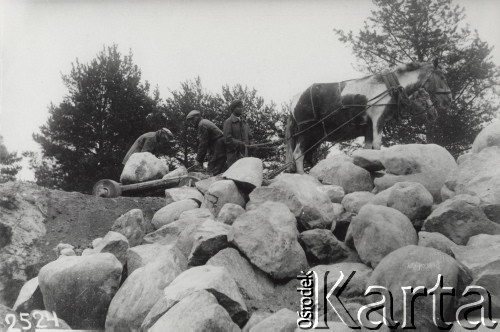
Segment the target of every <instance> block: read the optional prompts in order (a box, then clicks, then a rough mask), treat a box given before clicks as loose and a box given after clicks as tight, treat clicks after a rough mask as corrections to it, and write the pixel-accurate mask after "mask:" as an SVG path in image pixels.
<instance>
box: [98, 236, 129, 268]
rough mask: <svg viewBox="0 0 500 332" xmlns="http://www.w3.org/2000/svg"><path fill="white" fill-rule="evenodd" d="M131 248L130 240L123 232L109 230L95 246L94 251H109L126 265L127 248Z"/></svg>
mask: <svg viewBox="0 0 500 332" xmlns="http://www.w3.org/2000/svg"><path fill="white" fill-rule="evenodd" d="M128 248H129V245H128V240H127V238H126V237H125V235H123V234H122V233H118V232H113V231H109V232H107V233H106V235H105V236H104V238H103V239H102V240H101V241H100V242H99V244H98V245H97V246H96V247H95V248H94V250H93V252H94V253H96V254H97V253H104V252H109V253H111V254H113V255H115V257H116V258H118V260H119V261H120V263H122V265H125V263H126V262H127V250H128Z"/></svg>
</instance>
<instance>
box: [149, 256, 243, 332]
mask: <svg viewBox="0 0 500 332" xmlns="http://www.w3.org/2000/svg"><path fill="white" fill-rule="evenodd" d="M200 290H206V291H208V292H209V293H211V294H213V295H214V296H215V297H216V298H217V301H218V302H219V304H220V305H221V306H223V307H224V308H225V309H226V311H227V312H228V313H229V316H231V319H232V320H233V322H235V323H236V324H238V325H239V326H240V327H241V326H243V325H244V324H245V322H246V321H247V320H248V311H247V307H246V305H245V302H244V301H243V298H242V296H241V293H240V291H239V289H238V286H237V285H236V282H235V281H234V279H233V278H232V277H231V276H230V274H229V272H228V271H227V270H226V269H225V268H224V267H219V266H212V265H203V266H196V267H193V268H190V269H188V270H186V271H184V272H183V273H181V274H180V275H179V276H178V277H177V278H175V280H174V281H172V283H170V285H169V286H167V287H166V288H165V289H164V291H163V296H162V298H161V299H160V300H159V301H158V302H157V303H156V304H155V305H154V306H153V308H152V309H151V311H150V312H149V313H148V315H147V316H146V318H145V319H144V321H143V323H142V326H141V328H142V329H144V330H147V329H149V328H150V327H151V326H153V324H154V323H155V322H156V321H157V320H158V319H159V318H160V317H161V316H163V314H164V313H165V312H167V311H168V310H169V309H170V308H171V307H172V306H173V305H174V304H175V303H176V302H179V301H180V300H182V299H183V298H185V297H187V296H188V295H190V294H192V293H194V292H197V291H200Z"/></svg>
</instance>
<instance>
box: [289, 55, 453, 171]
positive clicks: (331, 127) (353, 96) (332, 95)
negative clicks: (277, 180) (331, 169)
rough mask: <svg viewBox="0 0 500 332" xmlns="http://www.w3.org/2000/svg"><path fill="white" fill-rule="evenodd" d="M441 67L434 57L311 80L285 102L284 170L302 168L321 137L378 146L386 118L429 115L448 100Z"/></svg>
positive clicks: (371, 146)
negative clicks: (349, 77)
mask: <svg viewBox="0 0 500 332" xmlns="http://www.w3.org/2000/svg"><path fill="white" fill-rule="evenodd" d="M444 73H445V72H444V69H443V68H442V67H441V66H440V65H439V63H438V62H437V61H436V60H435V61H434V62H433V63H425V62H422V63H416V62H413V63H409V64H405V65H400V66H397V67H396V68H394V69H393V70H390V71H385V72H383V73H380V74H375V75H370V76H366V77H363V78H360V79H353V80H348V81H342V82H338V83H315V84H312V85H311V86H309V87H308V88H307V89H306V90H305V91H304V92H302V93H301V94H298V95H296V96H295V97H294V98H293V100H292V103H291V105H290V114H289V117H288V120H287V125H286V134H285V139H286V151H287V152H286V159H287V165H289V169H288V170H289V171H291V172H293V171H294V170H295V171H296V172H297V173H304V158H306V160H308V161H310V162H312V160H311V159H312V153H313V152H314V150H315V149H316V148H317V146H318V145H319V144H320V143H322V142H324V141H329V142H339V141H346V140H349V139H354V138H357V137H360V136H364V138H365V145H364V148H365V149H377V150H379V149H380V147H381V145H382V131H383V128H384V126H385V124H386V123H387V122H388V121H389V120H391V119H400V118H402V117H403V116H418V117H426V118H427V120H428V121H433V120H435V119H436V118H437V115H438V112H439V111H443V110H446V109H448V108H449V107H450V105H451V101H452V94H451V90H450V88H449V86H448V83H447V82H446V79H445V76H444Z"/></svg>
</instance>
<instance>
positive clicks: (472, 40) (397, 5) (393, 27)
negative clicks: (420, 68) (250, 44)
mask: <svg viewBox="0 0 500 332" xmlns="http://www.w3.org/2000/svg"><path fill="white" fill-rule="evenodd" d="M373 2H374V4H375V5H376V6H377V9H376V10H374V11H372V14H371V16H370V17H369V18H368V19H367V21H365V25H364V28H363V29H362V30H360V31H359V32H358V33H357V34H356V35H355V34H353V32H352V31H350V32H344V31H342V30H337V29H336V30H335V32H336V34H337V35H338V36H339V39H340V40H341V41H342V42H344V43H346V44H348V45H350V46H351V47H352V50H353V53H354V55H355V56H356V58H357V60H358V62H357V68H358V69H359V70H361V71H364V72H368V73H375V72H379V71H381V70H383V69H386V68H387V67H389V66H393V65H398V64H401V63H408V62H411V61H418V62H430V61H432V60H433V59H435V58H438V59H439V61H440V63H442V64H444V65H445V67H446V69H447V75H446V76H447V81H448V84H449V86H450V89H451V91H452V93H453V97H454V102H453V104H452V107H451V108H450V110H449V111H447V112H445V113H443V112H441V113H440V114H439V118H438V120H437V121H436V122H435V123H430V124H423V123H421V122H419V121H417V120H415V119H411V118H410V119H407V120H403V121H401V122H392V123H390V124H389V125H388V127H387V131H386V135H385V137H384V144H395V143H436V144H439V145H442V146H444V147H445V148H447V149H448V150H449V151H450V152H451V153H452V154H453V155H455V156H457V155H459V154H460V153H461V152H463V151H464V150H466V149H468V148H469V147H470V145H471V143H472V141H473V139H474V137H475V136H476V135H477V133H478V132H479V131H480V130H481V128H482V126H483V125H484V123H486V122H488V121H490V120H491V119H492V117H493V115H494V112H495V111H496V110H497V109H498V90H497V88H498V85H499V77H500V69H499V67H497V66H496V65H495V64H494V63H493V61H492V59H491V55H490V54H491V50H492V47H490V46H489V45H488V43H487V42H484V41H482V40H481V39H480V37H479V35H478V33H477V31H474V32H473V31H472V30H471V29H470V27H469V26H468V25H466V24H465V23H464V19H465V10H464V9H463V8H461V7H460V6H458V5H453V3H452V0H402V1H393V0H374V1H373Z"/></svg>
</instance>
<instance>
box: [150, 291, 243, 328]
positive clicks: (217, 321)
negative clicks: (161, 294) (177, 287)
mask: <svg viewBox="0 0 500 332" xmlns="http://www.w3.org/2000/svg"><path fill="white" fill-rule="evenodd" d="M148 331H149V332H168V331H171V332H179V331H221V332H222V331H227V332H232V331H234V332H238V331H240V328H239V327H238V325H236V324H235V323H233V321H232V320H231V317H230V316H229V314H228V313H227V311H226V310H225V309H224V308H223V307H222V306H221V305H220V304H219V303H218V302H217V299H216V297H215V296H214V295H212V294H211V293H209V292H207V291H205V290H200V291H197V292H194V293H192V294H189V295H187V296H186V297H184V298H183V299H181V300H180V301H179V302H177V303H176V304H174V305H173V306H172V307H171V308H170V309H169V310H168V311H167V312H165V314H163V316H161V317H160V318H159V319H158V320H157V321H156V322H155V323H154V325H153V326H151V328H149V329H148Z"/></svg>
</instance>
